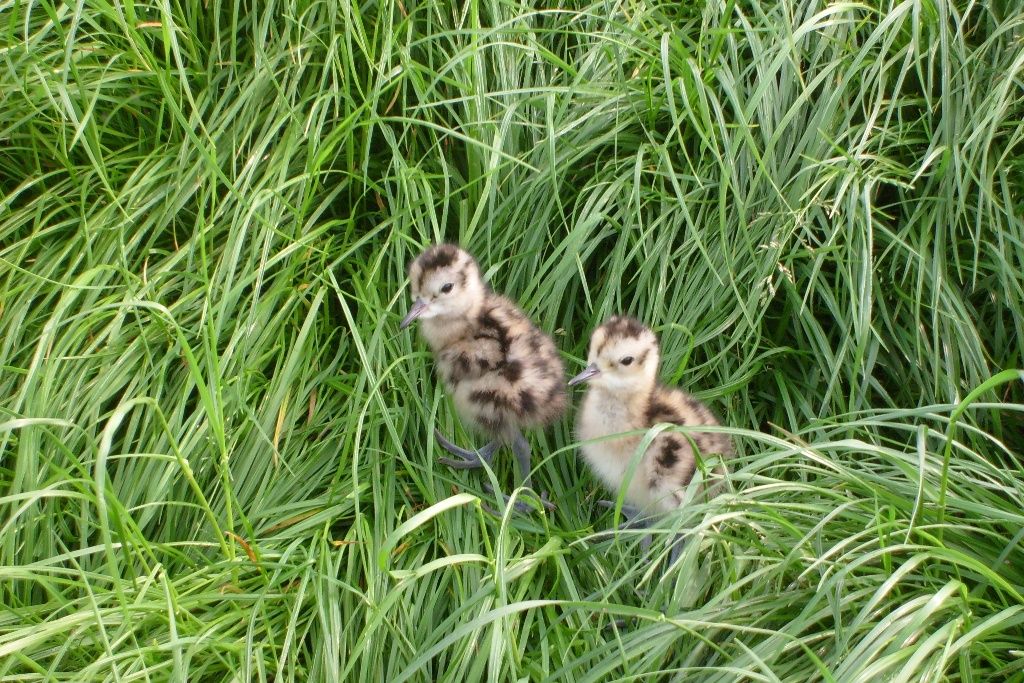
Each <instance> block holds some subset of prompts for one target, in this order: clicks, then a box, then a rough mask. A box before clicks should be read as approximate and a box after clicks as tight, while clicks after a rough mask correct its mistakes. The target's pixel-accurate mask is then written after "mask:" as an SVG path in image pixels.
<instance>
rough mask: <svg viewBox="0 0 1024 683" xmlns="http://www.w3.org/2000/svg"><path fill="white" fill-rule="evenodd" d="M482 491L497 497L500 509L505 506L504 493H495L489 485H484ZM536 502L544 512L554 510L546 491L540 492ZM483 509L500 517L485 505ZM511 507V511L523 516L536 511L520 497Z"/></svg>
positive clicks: (495, 511)
mask: <svg viewBox="0 0 1024 683" xmlns="http://www.w3.org/2000/svg"><path fill="white" fill-rule="evenodd" d="M484 489H485V490H486V491H487V492H488V493H493V494H494V495H495V496H497V497H498V501H499V502H501V505H502V507H504V506H505V500H506V499H505V494H504V493H502V492H501V491H495V490H494V487H493V486H491V485H490V484H484ZM538 500H539V502H540V504H541V505H542V506H543V507H544V509H545V510H547V511H549V512H550V511H552V510H554V509H555V504H554V503H552V502H551V501H550V500H549V499H548V493H547V491H543V492H541V494H540V496H538ZM483 507H484V509H485V510H487V511H488V512H490V513H491V514H492V515H495V516H496V517H501V513H500V512H498V511H497V510H494V509H492V508H491V507H489V506H488V505H486V504H485V505H484V506H483ZM512 507H513V509H515V511H516V512H521V513H523V514H526V513H529V512H534V511H535V510H536V507H534V506H533V505H531V504H529V503H527V502H526V501H525V500H523V499H522V497H521V496H520V497H519V499H518V500H516V502H515V505H513V506H512Z"/></svg>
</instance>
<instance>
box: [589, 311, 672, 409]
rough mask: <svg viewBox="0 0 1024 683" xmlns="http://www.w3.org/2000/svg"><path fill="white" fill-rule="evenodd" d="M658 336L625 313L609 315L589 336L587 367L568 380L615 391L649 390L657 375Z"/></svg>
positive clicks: (658, 357) (658, 356)
mask: <svg viewBox="0 0 1024 683" xmlns="http://www.w3.org/2000/svg"><path fill="white" fill-rule="evenodd" d="M659 359H660V353H659V351H658V338H657V336H656V335H655V334H654V332H652V331H651V330H650V329H649V328H647V327H646V326H644V325H643V324H642V323H640V322H638V321H637V320H634V319H633V318H628V317H625V316H615V317H612V318H609V319H608V320H606V321H605V322H604V324H602V325H601V326H600V327H598V328H597V329H596V330H594V332H593V334H592V335H591V336H590V350H589V352H588V354H587V363H588V365H587V368H586V369H585V370H584V371H583V372H581V373H580V374H578V375H576V377H573V378H572V379H571V380H570V381H569V383H570V384H578V383H579V382H589V383H590V384H591V385H593V386H595V387H599V388H602V389H605V390H608V391H613V392H617V393H618V392H622V393H628V392H636V391H646V390H649V389H650V388H651V387H652V386H653V385H654V383H655V381H656V378H657V375H658V362H659Z"/></svg>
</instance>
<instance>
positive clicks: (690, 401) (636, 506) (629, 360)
mask: <svg viewBox="0 0 1024 683" xmlns="http://www.w3.org/2000/svg"><path fill="white" fill-rule="evenodd" d="M587 360H588V363H589V364H588V365H587V368H586V369H585V370H584V371H583V372H581V373H580V374H578V375H576V376H575V377H573V378H572V379H571V380H570V381H569V384H570V385H573V384H577V383H579V382H588V383H589V386H588V388H587V392H586V395H585V396H584V397H583V403H582V405H581V406H580V410H579V413H578V415H577V420H576V432H577V435H578V437H579V439H580V440H581V441H587V440H591V439H599V438H601V437H605V436H609V435H613V434H619V433H621V432H628V431H634V430H640V429H647V428H650V427H653V426H654V425H656V424H659V423H662V422H669V423H672V424H677V425H686V426H689V427H694V426H700V425H709V426H717V425H718V420H717V419H716V418H715V416H714V415H713V414H712V413H711V411H710V410H708V408H707V407H706V406H705V405H704V404H702V403H701V402H700V401H698V400H697V399H695V398H694V397H692V396H690V395H689V394H687V393H686V392H684V391H681V390H679V389H675V388H673V387H668V386H665V385H662V384H660V383H659V382H658V379H657V376H658V364H659V361H660V352H659V349H658V338H657V337H656V336H655V334H654V332H652V331H651V330H650V329H648V328H647V327H645V326H644V325H643V324H641V323H640V322H638V321H636V320H634V319H632V318H628V317H624V316H614V317H612V318H609V319H608V320H607V321H606V322H605V323H604V324H602V325H601V326H600V327H598V328H597V329H596V330H594V332H593V334H592V335H591V338H590V350H589V353H588V357H587ZM689 437H690V439H692V440H693V442H694V443H695V444H696V446H697V448H698V449H699V451H700V453H701V455H702V456H704V457H706V456H708V455H709V454H712V453H719V454H721V455H722V456H723V457H726V456H728V455H730V454H731V453H732V444H731V442H730V439H729V437H728V436H727V435H725V434H721V433H712V432H689ZM642 439H643V436H642V435H634V436H623V437H621V438H618V439H609V440H604V441H600V442H596V443H585V444H583V445H582V446H581V450H582V451H583V457H584V458H585V459H586V461H587V463H588V464H589V465H590V467H591V469H593V471H594V473H595V474H596V475H597V477H598V478H599V479H600V480H601V481H602V482H603V483H604V484H605V486H607V487H608V488H609V489H610V490H611V491H612V492H613V493H616V494H617V493H618V491H619V490H620V488H621V487H622V485H623V483H624V482H625V479H626V477H627V474H628V470H629V467H630V463H631V461H632V459H633V455H634V453H635V452H636V449H637V447H638V446H639V444H640V441H641V440H642ZM695 468H696V461H695V458H694V454H693V449H692V447H691V445H690V441H689V439H687V436H686V435H684V434H680V433H676V432H668V431H666V432H662V433H660V434H658V436H656V437H655V438H654V440H653V441H652V442H651V444H650V446H649V447H648V449H647V451H646V452H645V453H644V454H643V455H642V456H641V459H640V461H639V463H638V464H637V467H636V470H635V472H634V473H633V477H632V479H630V481H629V482H628V484H627V486H626V490H625V493H624V496H623V497H624V499H625V502H626V505H624V506H623V514H624V515H625V516H626V518H627V520H639V519H644V518H650V517H656V516H659V515H661V514H663V513H666V512H669V511H671V510H673V509H675V508H677V507H679V506H680V505H681V504H682V501H683V494H684V489H685V487H686V485H687V484H689V483H690V480H691V479H692V478H693V474H694V470H695ZM627 524H629V522H627ZM679 547H680V546H679V545H678V544H677V546H676V548H675V549H674V551H673V558H672V559H673V561H674V559H675V555H676V554H677V553H678V548H679Z"/></svg>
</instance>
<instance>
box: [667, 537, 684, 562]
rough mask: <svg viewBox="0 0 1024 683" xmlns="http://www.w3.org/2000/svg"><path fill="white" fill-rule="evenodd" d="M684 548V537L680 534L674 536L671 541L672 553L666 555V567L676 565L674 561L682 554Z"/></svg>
mask: <svg viewBox="0 0 1024 683" xmlns="http://www.w3.org/2000/svg"><path fill="white" fill-rule="evenodd" d="M684 547H686V537H685V536H683V535H682V534H676V537H675V538H673V539H672V551H671V552H670V553H669V554H668V567H671V566H672V565H674V564H675V563H676V560H678V559H679V556H680V555H681V554H682V553H683V548H684ZM668 567H666V568H665V570H666V571H668Z"/></svg>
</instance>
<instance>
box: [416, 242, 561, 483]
mask: <svg viewBox="0 0 1024 683" xmlns="http://www.w3.org/2000/svg"><path fill="white" fill-rule="evenodd" d="M409 283H410V286H411V288H412V296H413V301H414V303H413V305H412V308H411V309H410V310H409V314H408V315H407V316H406V317H405V319H404V320H403V321H402V324H401V326H402V327H403V328H404V327H406V326H408V325H409V324H410V323H412V321H413V320H416V319H419V320H420V331H421V333H422V335H423V338H424V339H425V340H426V341H427V344H428V345H429V346H430V349H431V351H433V353H434V360H435V363H436V368H437V372H438V374H439V375H440V376H441V379H442V380H443V381H444V383H445V385H446V386H447V387H448V390H449V392H450V393H451V395H452V398H453V400H454V402H455V407H456V410H457V411H458V413H459V415H460V416H461V418H462V419H463V420H464V421H466V422H468V423H469V424H470V425H471V426H473V427H475V428H477V429H478V430H480V431H482V432H484V433H485V434H487V435H488V436H489V437H490V439H491V440H490V442H489V443H488V444H487V445H485V446H483V447H482V448H480V449H479V450H476V451H474V450H467V449H463V448H459V447H458V446H456V445H455V444H453V443H451V442H450V441H448V440H447V439H445V438H444V436H442V435H441V434H440V433H436V436H437V439H438V441H439V443H440V444H441V445H442V446H443V447H444V448H445V449H446V450H447V451H449V452H450V453H452V454H453V455H455V456H457V459H455V460H452V459H442V461H441V462H443V463H444V464H446V465H449V466H450V467H455V468H458V469H469V468H476V467H481V466H483V464H484V463H485V462H486V463H487V464H488V465H490V462H491V458H492V456H493V455H494V452H495V451H496V450H498V448H500V447H501V446H502V445H508V446H510V447H511V449H512V451H513V453H514V454H515V456H516V459H517V461H518V463H519V468H520V474H521V476H523V477H524V484H525V485H526V486H530V483H531V478H530V445H529V442H528V441H527V440H526V438H525V437H524V436H523V433H522V430H524V429H534V428H538V427H543V426H544V425H547V424H549V423H550V422H552V421H553V420H555V419H556V418H558V417H559V416H561V415H562V413H563V412H564V411H565V405H566V390H565V380H564V376H565V375H564V372H565V370H564V368H563V365H562V360H561V358H560V357H559V355H558V351H557V350H556V349H555V344H554V342H552V340H551V338H550V337H548V336H547V335H545V334H544V333H543V332H541V331H540V330H538V329H537V328H536V327H535V326H534V325H533V323H531V322H530V320H529V319H528V318H527V317H526V315H525V314H524V313H523V312H522V311H521V310H520V309H519V307H518V306H516V305H515V304H514V303H513V302H512V301H511V300H509V299H507V298H505V297H504V296H501V295H499V294H496V293H494V292H493V291H491V290H490V289H489V288H488V286H487V285H486V284H485V283H484V281H483V279H482V277H481V275H480V267H479V266H478V265H477V262H476V260H475V259H474V258H473V257H472V256H470V255H469V253H467V252H466V251H464V250H463V249H460V248H459V247H457V246H455V245H451V244H440V245H436V246H433V247H430V248H428V249H427V250H426V251H424V252H423V253H422V254H420V255H419V256H418V257H416V259H414V260H413V261H412V263H411V264H410V265H409Z"/></svg>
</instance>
